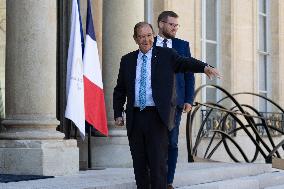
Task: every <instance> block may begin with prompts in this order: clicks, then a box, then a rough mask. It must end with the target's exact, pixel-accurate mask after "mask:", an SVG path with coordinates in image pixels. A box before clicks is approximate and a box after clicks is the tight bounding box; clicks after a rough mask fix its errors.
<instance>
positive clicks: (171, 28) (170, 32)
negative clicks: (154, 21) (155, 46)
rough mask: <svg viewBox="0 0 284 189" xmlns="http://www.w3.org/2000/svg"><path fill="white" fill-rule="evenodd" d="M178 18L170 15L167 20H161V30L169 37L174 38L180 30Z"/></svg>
mask: <svg viewBox="0 0 284 189" xmlns="http://www.w3.org/2000/svg"><path fill="white" fill-rule="evenodd" d="M178 27H179V24H178V18H174V17H169V16H168V18H167V20H165V21H160V23H159V28H160V32H161V33H162V34H163V35H164V36H165V37H166V38H168V39H170V38H174V37H175V36H176V33H177V30H178Z"/></svg>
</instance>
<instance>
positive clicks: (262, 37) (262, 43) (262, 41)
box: [259, 15, 267, 52]
mask: <svg viewBox="0 0 284 189" xmlns="http://www.w3.org/2000/svg"><path fill="white" fill-rule="evenodd" d="M266 35H267V34H266V17H265V16H262V15H259V50H261V51H264V52H266V51H267V48H266V46H267V45H266V40H267V36H266Z"/></svg>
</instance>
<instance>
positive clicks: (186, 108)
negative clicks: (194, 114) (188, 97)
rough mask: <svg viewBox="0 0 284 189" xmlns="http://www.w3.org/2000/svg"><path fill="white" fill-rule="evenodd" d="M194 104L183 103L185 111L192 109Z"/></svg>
mask: <svg viewBox="0 0 284 189" xmlns="http://www.w3.org/2000/svg"><path fill="white" fill-rule="evenodd" d="M191 108H192V106H191V104H189V103H184V105H183V113H188V112H189V111H190V110H191Z"/></svg>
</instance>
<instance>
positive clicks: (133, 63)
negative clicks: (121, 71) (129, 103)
mask: <svg viewBox="0 0 284 189" xmlns="http://www.w3.org/2000/svg"><path fill="white" fill-rule="evenodd" d="M138 52H139V51H138V50H137V51H135V52H134V53H133V55H132V57H131V59H130V64H129V67H128V68H129V76H130V79H129V81H131V87H130V88H131V89H132V90H133V91H135V78H136V66H137V57H138Z"/></svg>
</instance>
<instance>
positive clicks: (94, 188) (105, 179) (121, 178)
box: [0, 163, 284, 189]
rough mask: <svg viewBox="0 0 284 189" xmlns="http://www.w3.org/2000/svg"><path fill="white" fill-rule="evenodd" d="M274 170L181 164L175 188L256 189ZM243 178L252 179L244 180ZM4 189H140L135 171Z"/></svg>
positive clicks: (268, 167)
mask: <svg viewBox="0 0 284 189" xmlns="http://www.w3.org/2000/svg"><path fill="white" fill-rule="evenodd" d="M272 170H273V169H272V168H271V165H268V164H235V163H184V164H178V167H177V173H176V178H175V183H174V184H175V186H177V187H185V186H188V187H197V186H198V185H199V186H198V187H201V186H202V185H204V186H205V185H206V184H207V185H206V186H209V187H211V188H212V189H215V188H216V186H218V182H220V183H222V182H223V185H224V186H229V184H232V183H233V185H234V186H236V187H238V189H246V188H245V187H246V186H249V187H250V189H254V187H256V186H257V184H258V182H257V179H249V177H252V176H257V175H261V174H266V173H271V172H272ZM243 177H248V178H247V179H243ZM240 178H242V179H240ZM234 179H235V180H234ZM283 180H284V179H283ZM216 183H217V185H216ZM267 186H269V185H267ZM214 187H215V188H214ZM0 188H5V189H18V188H21V189H36V188H45V189H63V188H64V189H65V188H66V189H67V188H68V189H136V185H135V181H134V174H133V169H131V168H112V169H110V168H108V169H105V170H89V171H80V172H79V173H78V174H76V175H72V176H61V177H55V178H51V179H42V180H32V181H22V182H13V183H6V184H4V183H0ZM227 188H232V187H227ZM190 189H191V188H190ZM198 189H200V188H198ZM222 189H223V188H222ZM224 189H225V188H224ZM236 189H237V188H236ZM257 189H258V188H257Z"/></svg>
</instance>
